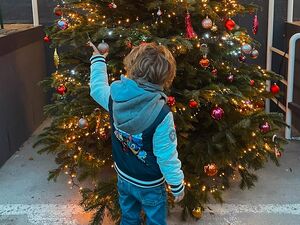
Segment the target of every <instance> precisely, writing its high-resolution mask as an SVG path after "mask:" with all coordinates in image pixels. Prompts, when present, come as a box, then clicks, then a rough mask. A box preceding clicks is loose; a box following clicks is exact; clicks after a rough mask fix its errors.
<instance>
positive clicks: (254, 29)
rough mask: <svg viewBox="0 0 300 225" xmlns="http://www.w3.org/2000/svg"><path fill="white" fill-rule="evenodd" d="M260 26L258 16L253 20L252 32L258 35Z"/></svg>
mask: <svg viewBox="0 0 300 225" xmlns="http://www.w3.org/2000/svg"><path fill="white" fill-rule="evenodd" d="M258 26H259V22H258V17H257V15H255V16H254V19H253V26H252V32H253V34H255V35H256V34H257V32H258Z"/></svg>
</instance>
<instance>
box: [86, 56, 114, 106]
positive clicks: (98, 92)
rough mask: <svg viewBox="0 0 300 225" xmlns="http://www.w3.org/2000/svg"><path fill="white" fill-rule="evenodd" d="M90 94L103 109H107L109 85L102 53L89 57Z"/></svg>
mask: <svg viewBox="0 0 300 225" xmlns="http://www.w3.org/2000/svg"><path fill="white" fill-rule="evenodd" d="M90 60H91V78H90V88H91V90H90V95H91V96H92V98H93V99H94V100H95V101H96V102H97V103H99V104H100V105H101V106H102V107H103V108H104V109H105V110H107V111H108V102H109V96H110V86H109V84H108V75H107V67H106V61H105V58H104V57H103V56H102V55H94V56H92V57H91V59H90Z"/></svg>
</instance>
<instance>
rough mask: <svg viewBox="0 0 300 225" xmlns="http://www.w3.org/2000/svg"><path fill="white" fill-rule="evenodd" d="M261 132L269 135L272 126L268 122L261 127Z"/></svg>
mask: <svg viewBox="0 0 300 225" xmlns="http://www.w3.org/2000/svg"><path fill="white" fill-rule="evenodd" d="M259 129H260V132H262V133H268V132H269V131H270V130H271V125H270V124H269V123H268V122H264V123H262V124H260V125H259Z"/></svg>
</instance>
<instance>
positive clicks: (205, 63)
mask: <svg viewBox="0 0 300 225" xmlns="http://www.w3.org/2000/svg"><path fill="white" fill-rule="evenodd" d="M199 64H200V66H201V67H203V68H204V69H206V68H207V67H209V65H210V61H209V59H208V58H205V57H203V58H202V59H201V60H200V61H199Z"/></svg>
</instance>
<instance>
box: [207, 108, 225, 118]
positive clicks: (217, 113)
mask: <svg viewBox="0 0 300 225" xmlns="http://www.w3.org/2000/svg"><path fill="white" fill-rule="evenodd" d="M224 113H225V112H224V110H223V109H222V108H221V107H215V108H213V109H212V111H211V113H210V115H211V117H212V118H213V119H214V120H221V119H222V118H223V116H224Z"/></svg>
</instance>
